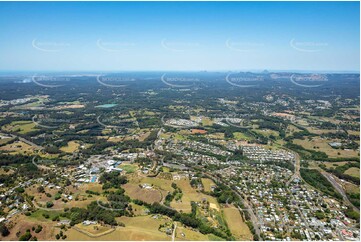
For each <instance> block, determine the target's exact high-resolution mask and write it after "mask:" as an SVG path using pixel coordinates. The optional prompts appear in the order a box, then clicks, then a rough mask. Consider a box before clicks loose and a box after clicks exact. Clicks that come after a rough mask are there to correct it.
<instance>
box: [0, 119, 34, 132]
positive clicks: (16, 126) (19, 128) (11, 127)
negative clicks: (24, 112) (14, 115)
mask: <svg viewBox="0 0 361 242" xmlns="http://www.w3.org/2000/svg"><path fill="white" fill-rule="evenodd" d="M1 129H2V130H5V131H8V132H15V133H20V134H26V133H29V132H31V131H37V130H38V129H37V128H36V124H35V123H34V122H32V121H14V122H11V123H10V124H7V125H5V126H3V127H2V128H1Z"/></svg>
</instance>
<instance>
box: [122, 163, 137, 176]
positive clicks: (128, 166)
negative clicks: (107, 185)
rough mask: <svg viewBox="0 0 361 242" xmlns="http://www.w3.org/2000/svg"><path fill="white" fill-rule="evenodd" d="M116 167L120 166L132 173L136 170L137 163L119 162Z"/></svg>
mask: <svg viewBox="0 0 361 242" xmlns="http://www.w3.org/2000/svg"><path fill="white" fill-rule="evenodd" d="M118 167H119V168H122V169H123V170H124V171H125V172H126V173H127V174H130V173H134V172H135V171H136V170H138V166H137V165H131V164H120V165H119V166H118Z"/></svg>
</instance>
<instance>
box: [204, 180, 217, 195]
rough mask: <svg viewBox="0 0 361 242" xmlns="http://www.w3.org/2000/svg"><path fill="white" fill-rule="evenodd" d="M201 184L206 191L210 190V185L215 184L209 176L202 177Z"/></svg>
mask: <svg viewBox="0 0 361 242" xmlns="http://www.w3.org/2000/svg"><path fill="white" fill-rule="evenodd" d="M202 184H203V187H204V191H206V192H211V191H212V189H211V187H212V186H215V184H214V182H213V181H212V180H211V179H209V178H202Z"/></svg>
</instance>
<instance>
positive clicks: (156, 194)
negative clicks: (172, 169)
mask: <svg viewBox="0 0 361 242" xmlns="http://www.w3.org/2000/svg"><path fill="white" fill-rule="evenodd" d="M122 187H123V188H124V190H125V193H126V194H127V195H128V196H129V197H131V198H133V199H139V200H142V201H144V202H147V203H154V202H160V201H161V200H162V194H161V192H160V191H158V190H156V189H153V188H152V189H147V188H141V187H140V186H139V185H136V184H131V183H127V184H125V185H123V186H122Z"/></svg>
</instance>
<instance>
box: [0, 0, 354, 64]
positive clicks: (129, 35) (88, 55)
mask: <svg viewBox="0 0 361 242" xmlns="http://www.w3.org/2000/svg"><path fill="white" fill-rule="evenodd" d="M359 19H360V12H359V2H32V3H31V2H0V30H1V32H2V33H1V35H0V53H1V55H0V69H1V70H3V71H23V70H24V71H80V70H81V71H82V70H84V71H85V70H88V71H89V70H92V71H101V70H102V71H126V70H129V71H135V70H208V71H212V70H226V71H228V70H263V69H268V70H311V71H359V66H360V38H359V36H360V23H359Z"/></svg>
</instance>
